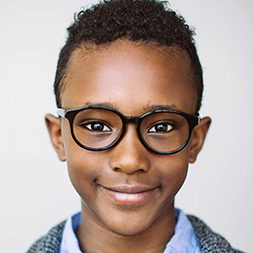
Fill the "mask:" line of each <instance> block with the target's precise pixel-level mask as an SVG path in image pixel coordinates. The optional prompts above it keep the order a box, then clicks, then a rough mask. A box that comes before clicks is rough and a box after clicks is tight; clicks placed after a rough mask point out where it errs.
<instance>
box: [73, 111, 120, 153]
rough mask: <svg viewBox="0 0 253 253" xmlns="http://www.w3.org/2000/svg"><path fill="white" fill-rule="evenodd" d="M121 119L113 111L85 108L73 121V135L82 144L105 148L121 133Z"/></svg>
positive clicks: (94, 147) (89, 146)
mask: <svg viewBox="0 0 253 253" xmlns="http://www.w3.org/2000/svg"><path fill="white" fill-rule="evenodd" d="M122 129H123V124H122V120H121V118H120V116H119V115H117V114H116V113H115V112H113V111H110V110H106V109H100V108H99V109H96V108H91V109H85V110H82V111H80V112H79V113H78V114H77V115H76V116H75V118H74V121H73V132H74V136H75V138H76V139H77V141H78V142H79V143H81V144H82V145H83V146H86V147H88V148H93V149H99V148H105V147H107V146H109V145H110V144H112V143H113V142H114V141H115V140H116V139H117V138H118V137H119V135H120V134H121V132H122Z"/></svg>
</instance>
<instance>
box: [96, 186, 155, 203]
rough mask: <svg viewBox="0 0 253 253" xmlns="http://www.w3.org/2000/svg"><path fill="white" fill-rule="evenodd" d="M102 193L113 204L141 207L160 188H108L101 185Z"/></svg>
mask: <svg viewBox="0 0 253 253" xmlns="http://www.w3.org/2000/svg"><path fill="white" fill-rule="evenodd" d="M100 188H101V190H102V192H103V193H104V194H105V195H106V196H107V197H108V198H109V199H110V200H112V201H113V202H115V203H117V204H123V205H140V204H143V203H145V202H146V201H147V200H148V199H149V198H151V196H152V195H153V194H154V193H155V191H156V190H157V188H158V186H155V187H149V186H141V185H131V186H130V185H120V186H113V187H106V186H102V185H100Z"/></svg>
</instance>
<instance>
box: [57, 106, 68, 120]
mask: <svg viewBox="0 0 253 253" xmlns="http://www.w3.org/2000/svg"><path fill="white" fill-rule="evenodd" d="M56 113H57V114H58V116H60V117H62V118H65V115H66V111H65V109H62V108H57V110H56Z"/></svg>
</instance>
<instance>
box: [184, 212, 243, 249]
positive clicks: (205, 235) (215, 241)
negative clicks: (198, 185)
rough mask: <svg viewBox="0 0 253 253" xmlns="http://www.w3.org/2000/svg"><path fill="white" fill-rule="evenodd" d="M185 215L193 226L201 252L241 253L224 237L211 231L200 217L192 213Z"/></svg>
mask: <svg viewBox="0 0 253 253" xmlns="http://www.w3.org/2000/svg"><path fill="white" fill-rule="evenodd" d="M187 217H188V219H189V220H190V222H191V224H192V226H193V228H194V231H195V234H196V237H197V240H198V243H199V246H200V249H201V252H203V253H204V252H205V253H209V252H210V253H243V252H242V251H239V250H236V249H234V248H232V246H231V245H230V243H229V242H228V241H227V240H226V239H225V238H224V237H222V236H221V235H219V234H217V233H215V232H213V231H212V230H211V229H210V227H209V226H207V225H206V224H205V223H204V222H203V221H202V220H201V219H199V218H197V217H195V216H193V215H187Z"/></svg>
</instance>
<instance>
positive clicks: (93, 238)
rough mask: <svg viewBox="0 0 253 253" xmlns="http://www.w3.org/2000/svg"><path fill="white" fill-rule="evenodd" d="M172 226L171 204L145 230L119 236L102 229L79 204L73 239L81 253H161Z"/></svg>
mask: <svg viewBox="0 0 253 253" xmlns="http://www.w3.org/2000/svg"><path fill="white" fill-rule="evenodd" d="M175 224H176V219H175V215H174V203H172V204H171V205H170V206H169V207H168V208H167V209H166V210H164V211H163V213H162V214H161V215H160V216H159V217H158V218H157V219H156V220H155V221H154V222H153V224H152V225H151V226H150V227H149V228H148V229H147V230H145V231H143V232H142V233H139V234H137V235H133V236H124V235H119V234H117V233H115V232H114V231H112V230H110V229H109V228H108V227H106V226H105V225H104V224H103V223H102V222H101V220H100V219H99V218H98V217H97V216H95V215H94V213H93V212H92V211H90V210H89V209H88V208H87V207H86V206H85V205H84V204H83V205H82V223H81V225H80V226H79V228H78V229H77V237H78V241H79V245H80V248H81V250H82V252H85V253H98V252H103V253H109V252H110V253H116V252H117V253H128V252H132V253H135V252H138V253H140V252H145V253H146V252H148V253H160V252H161V253H162V252H163V251H164V249H165V247H166V244H167V243H168V241H169V240H170V239H171V237H172V236H173V234H174V228H175Z"/></svg>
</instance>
